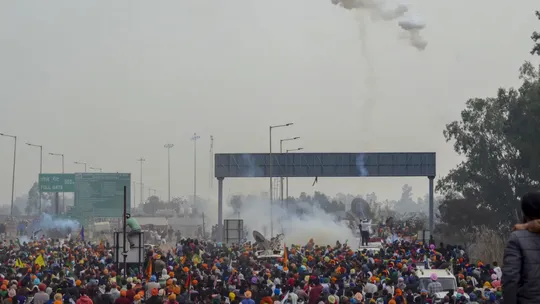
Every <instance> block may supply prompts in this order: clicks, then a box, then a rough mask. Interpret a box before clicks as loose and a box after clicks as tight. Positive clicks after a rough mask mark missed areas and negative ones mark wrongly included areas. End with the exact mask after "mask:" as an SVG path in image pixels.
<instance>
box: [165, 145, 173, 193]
mask: <svg viewBox="0 0 540 304" xmlns="http://www.w3.org/2000/svg"><path fill="white" fill-rule="evenodd" d="M172 147H174V145H173V144H166V145H165V148H167V171H168V176H169V188H168V195H167V197H168V198H167V202H169V203H170V202H171V148H172Z"/></svg>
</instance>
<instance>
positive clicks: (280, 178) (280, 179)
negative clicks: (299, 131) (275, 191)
mask: <svg viewBox="0 0 540 304" xmlns="http://www.w3.org/2000/svg"><path fill="white" fill-rule="evenodd" d="M282 153H283V139H282V140H280V141H279V154H282ZM279 199H280V201H281V206H283V173H282V174H280V177H279Z"/></svg>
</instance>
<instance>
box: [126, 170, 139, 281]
mask: <svg viewBox="0 0 540 304" xmlns="http://www.w3.org/2000/svg"><path fill="white" fill-rule="evenodd" d="M141 164H142V162H141ZM126 226H127V187H126V186H124V229H123V234H124V250H123V252H122V255H123V256H124V279H126V278H127V253H128V251H129V250H126ZM139 250H140V248H139Z"/></svg>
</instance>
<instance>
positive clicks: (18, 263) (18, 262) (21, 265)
mask: <svg viewBox="0 0 540 304" xmlns="http://www.w3.org/2000/svg"><path fill="white" fill-rule="evenodd" d="M15 267H16V268H23V267H25V266H24V264H23V262H22V261H21V259H17V261H15Z"/></svg>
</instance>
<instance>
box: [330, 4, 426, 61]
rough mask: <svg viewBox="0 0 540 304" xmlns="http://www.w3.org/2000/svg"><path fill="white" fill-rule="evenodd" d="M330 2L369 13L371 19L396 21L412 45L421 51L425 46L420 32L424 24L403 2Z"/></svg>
mask: <svg viewBox="0 0 540 304" xmlns="http://www.w3.org/2000/svg"><path fill="white" fill-rule="evenodd" d="M332 3H333V4H335V5H339V6H341V7H343V8H345V9H347V10H355V11H358V12H364V13H369V14H371V19H372V20H373V21H377V20H383V21H397V26H398V27H399V28H401V29H402V30H404V31H405V33H407V38H408V40H409V43H410V44H411V45H412V46H413V47H415V48H416V49H418V50H420V51H422V50H424V49H425V48H426V46H427V41H426V40H424V38H422V35H421V33H420V32H421V31H422V30H423V29H424V28H425V24H423V23H421V22H419V21H418V20H415V19H414V18H413V17H412V16H411V15H410V14H409V7H408V6H407V5H405V4H402V3H392V2H391V0H332Z"/></svg>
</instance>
